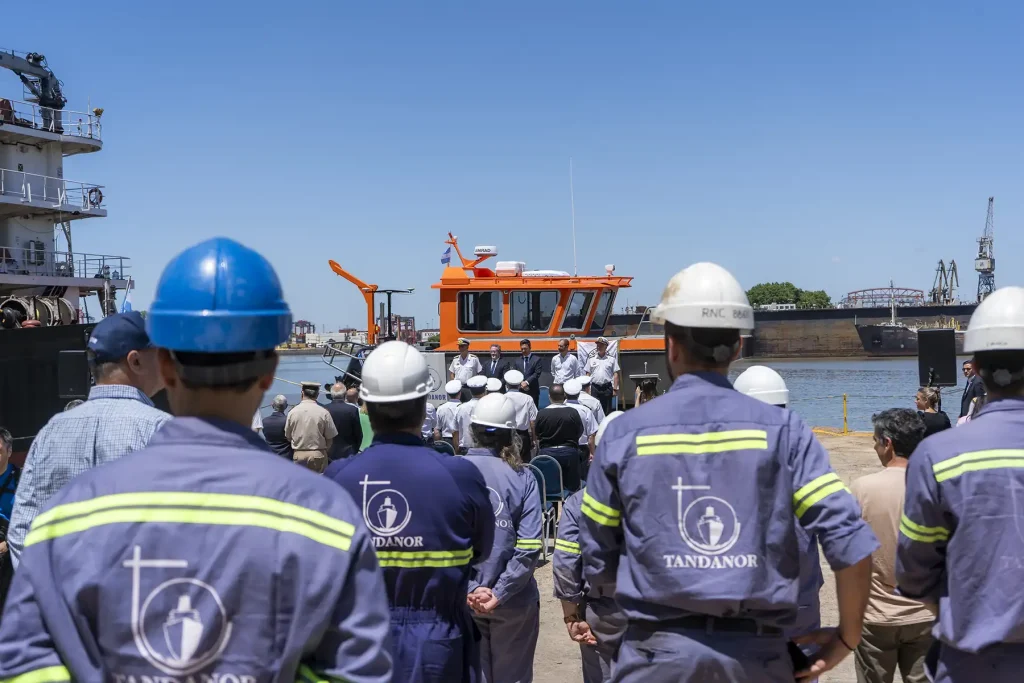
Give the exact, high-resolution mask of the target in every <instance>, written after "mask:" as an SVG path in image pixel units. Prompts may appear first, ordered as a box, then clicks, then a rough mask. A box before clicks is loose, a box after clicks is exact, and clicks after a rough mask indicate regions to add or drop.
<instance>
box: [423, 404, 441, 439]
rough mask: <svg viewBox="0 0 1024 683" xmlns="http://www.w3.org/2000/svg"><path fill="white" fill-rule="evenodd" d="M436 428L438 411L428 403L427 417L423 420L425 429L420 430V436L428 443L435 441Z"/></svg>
mask: <svg viewBox="0 0 1024 683" xmlns="http://www.w3.org/2000/svg"><path fill="white" fill-rule="evenodd" d="M435 426H437V410H436V409H435V408H434V406H433V405H432V404H431V403H427V415H426V417H425V418H424V419H423V427H422V428H421V429H420V435H421V436H423V438H424V439H427V440H428V441H431V440H433V434H434V427H435Z"/></svg>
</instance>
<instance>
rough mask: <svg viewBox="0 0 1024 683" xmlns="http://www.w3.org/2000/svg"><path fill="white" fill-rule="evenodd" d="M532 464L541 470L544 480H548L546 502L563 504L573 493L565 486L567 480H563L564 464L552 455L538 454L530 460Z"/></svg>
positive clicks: (545, 491)
mask: <svg viewBox="0 0 1024 683" xmlns="http://www.w3.org/2000/svg"><path fill="white" fill-rule="evenodd" d="M530 464H531V465H533V466H534V467H536V468H537V469H539V470H540V471H541V474H543V475H544V481H545V482H547V488H546V489H545V490H544V500H545V502H550V503H555V504H556V505H561V504H562V503H564V502H565V499H566V498H568V497H569V496H571V495H572V494H573V492H572V491H569V490H567V489H566V488H565V482H564V481H563V480H562V466H561V465H560V464H559V462H558V461H557V460H555V459H554V458H552V457H551V456H550V455H538V456H537V457H535V458H534V459H533V460H531V461H530Z"/></svg>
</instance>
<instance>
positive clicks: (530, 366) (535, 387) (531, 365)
mask: <svg viewBox="0 0 1024 683" xmlns="http://www.w3.org/2000/svg"><path fill="white" fill-rule="evenodd" d="M532 348H533V347H532V345H531V344H530V340H529V339H524V340H523V341H521V342H519V349H520V350H521V351H522V352H523V355H521V356H520V357H519V358H518V359H516V366H515V369H516V370H518V371H519V372H521V373H523V383H522V385H521V387H522V392H523V393H524V394H529V395H530V397H531V398H532V399H533V402H534V404H535V405H536V406H537V407H538V408H539V407H540V374H541V373H542V372H544V370H543V369H542V368H541V362H540V357H539V356H535V355H533V351H532Z"/></svg>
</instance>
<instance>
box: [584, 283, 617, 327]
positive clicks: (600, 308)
mask: <svg viewBox="0 0 1024 683" xmlns="http://www.w3.org/2000/svg"><path fill="white" fill-rule="evenodd" d="M613 301H615V290H614V289H606V290H604V291H603V292H601V298H600V299H598V300H597V313H595V314H594V323H593V324H592V325H591V326H590V329H592V330H594V332H601V331H602V330H604V326H605V323H607V322H608V314H609V313H611V312H612V302H613Z"/></svg>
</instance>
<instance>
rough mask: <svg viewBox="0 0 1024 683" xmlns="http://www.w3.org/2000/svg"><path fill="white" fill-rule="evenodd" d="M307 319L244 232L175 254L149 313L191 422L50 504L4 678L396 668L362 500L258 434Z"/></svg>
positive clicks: (13, 602) (6, 620) (26, 562)
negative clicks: (294, 333)
mask: <svg viewBox="0 0 1024 683" xmlns="http://www.w3.org/2000/svg"><path fill="white" fill-rule="evenodd" d="M291 320H292V317H291V313H290V311H289V309H288V305H287V304H286V303H285V301H284V299H283V298H282V292H281V285H280V283H279V281H278V279H277V275H276V274H275V273H274V270H273V268H272V267H271V265H270V263H269V262H267V261H266V260H265V259H264V258H263V257H262V256H260V255H259V254H257V253H256V252H254V251H252V250H250V249H248V248H246V247H244V246H242V245H241V244H239V243H237V242H235V241H233V240H229V239H226V238H215V239H211V240H208V241H206V242H203V243H201V244H197V245H195V246H193V247H191V248H189V249H186V250H185V251H184V252H182V253H181V254H179V255H177V256H175V257H174V258H173V259H172V260H171V262H170V263H169V264H168V266H167V267H166V268H165V269H164V272H163V275H162V276H161V278H160V281H159V283H158V284H157V288H156V294H155V298H154V300H153V303H152V305H151V307H150V309H149V315H148V318H147V325H148V328H149V334H150V337H151V338H152V340H153V343H154V344H155V345H156V346H158V347H160V349H159V364H160V373H161V376H162V377H163V379H164V381H165V382H166V384H167V394H168V397H169V400H170V404H171V408H172V410H173V412H174V414H175V415H176V417H175V418H174V419H172V420H171V421H169V422H167V423H166V424H164V425H163V426H162V427H161V428H160V430H159V431H158V432H157V433H156V434H155V435H154V436H153V438H152V440H150V442H149V445H148V446H147V447H146V448H144V449H142V450H141V451H139V452H137V453H134V454H132V455H130V456H127V457H124V458H121V459H120V460H118V461H116V462H113V463H110V464H108V465H106V466H105V467H102V468H96V469H93V470H90V471H88V472H86V473H85V474H82V475H80V476H79V477H77V478H76V479H75V480H74V481H73V482H71V483H70V484H68V485H67V486H66V487H64V489H62V490H61V491H60V492H59V493H58V494H57V495H56V496H54V498H53V500H52V501H51V503H50V504H49V505H48V506H47V509H45V510H44V511H43V512H42V513H41V514H40V515H39V516H38V517H36V519H35V522H34V523H33V525H32V530H31V532H30V533H29V535H28V537H27V538H26V539H25V552H24V554H23V556H22V567H21V569H19V571H18V572H16V573H15V576H14V582H13V584H12V585H11V590H10V594H9V595H8V599H7V605H6V609H5V612H4V616H3V621H2V622H0V679H3V680H10V679H14V680H19V681H39V682H42V681H48V682H57V681H100V680H113V681H141V680H154V681H155V680H175V681H186V680H197V681H198V680H219V681H225V680H237V681H269V680H277V679H283V680H289V681H290V680H301V681H323V680H329V681H334V680H347V681H356V682H360V683H371V682H372V683H386V682H387V681H390V680H391V660H390V655H389V653H388V647H387V639H388V629H389V627H388V609H387V599H386V593H385V590H384V582H383V580H382V579H381V574H380V568H379V567H378V565H377V558H376V554H375V552H374V549H373V543H372V539H371V538H370V535H369V534H368V533H367V531H366V528H365V527H364V525H363V523H362V521H361V520H360V514H359V507H358V506H356V505H355V504H354V503H353V502H352V498H351V497H350V496H349V495H348V494H347V493H345V492H344V491H342V490H339V489H338V487H337V486H336V485H335V484H334V483H333V482H330V481H326V480H324V479H322V478H321V477H318V476H315V475H313V474H312V473H311V472H308V471H306V470H305V469H304V468H298V467H295V466H294V465H293V464H291V463H288V462H284V461H283V460H282V459H281V458H280V457H279V456H277V455H275V454H273V453H272V452H271V451H270V449H269V448H268V447H267V445H266V443H265V442H264V441H263V440H262V439H261V438H260V437H259V436H257V435H256V434H254V433H253V432H252V430H251V429H250V424H251V420H252V413H253V411H254V410H255V409H256V407H257V406H258V405H259V403H260V400H261V399H262V397H263V394H264V392H265V391H266V390H267V389H269V388H270V386H271V384H272V383H273V381H274V370H275V368H276V367H277V360H278V358H277V354H276V353H275V352H274V348H275V347H276V346H277V345H278V344H280V343H281V342H283V341H285V340H286V339H288V333H289V331H290V330H291ZM82 409H83V408H78V409H77V410H82Z"/></svg>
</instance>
